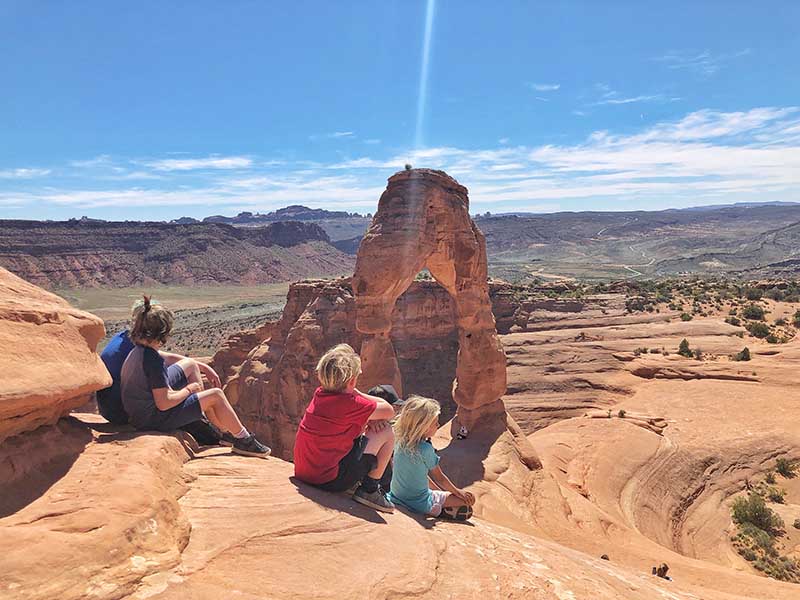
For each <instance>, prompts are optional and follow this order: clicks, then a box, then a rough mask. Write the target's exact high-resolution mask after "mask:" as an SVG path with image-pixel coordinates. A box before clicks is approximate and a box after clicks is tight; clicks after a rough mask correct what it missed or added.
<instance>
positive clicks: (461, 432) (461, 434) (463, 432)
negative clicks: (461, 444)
mask: <svg viewBox="0 0 800 600" xmlns="http://www.w3.org/2000/svg"><path fill="white" fill-rule="evenodd" d="M468 435H469V431H468V430H467V428H466V427H464V426H463V425H462V426H461V427H459V428H458V433H457V434H456V438H458V439H459V440H465V439H467V436H468Z"/></svg>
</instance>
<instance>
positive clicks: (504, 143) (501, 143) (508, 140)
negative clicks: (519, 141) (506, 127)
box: [497, 137, 511, 146]
mask: <svg viewBox="0 0 800 600" xmlns="http://www.w3.org/2000/svg"><path fill="white" fill-rule="evenodd" d="M510 141H511V140H510V139H509V138H507V137H503V138H500V139H499V140H497V143H498V144H500V145H501V146H505V145H506V144H508V142H510Z"/></svg>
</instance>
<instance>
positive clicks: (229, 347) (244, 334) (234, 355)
mask: <svg viewBox="0 0 800 600" xmlns="http://www.w3.org/2000/svg"><path fill="white" fill-rule="evenodd" d="M275 325H276V323H275V322H274V321H267V322H266V323H264V324H262V325H259V326H258V327H254V328H253V329H247V330H246V331H240V332H238V333H234V334H233V335H231V336H230V337H229V338H228V339H227V340H225V342H224V343H223V344H222V347H220V349H219V350H217V352H216V353H215V354H214V358H213V359H212V360H211V365H212V366H213V367H214V369H215V370H216V371H217V374H218V375H219V376H220V378H221V379H222V381H227V380H228V379H229V378H230V377H231V376H233V375H234V374H235V373H236V372H237V371H238V368H239V366H240V365H241V364H242V363H243V362H244V360H245V359H246V358H247V355H248V354H250V351H251V350H253V349H254V348H255V347H256V346H260V345H261V344H263V343H264V342H268V341H269V339H270V338H271V337H272V331H273V330H274V329H275Z"/></svg>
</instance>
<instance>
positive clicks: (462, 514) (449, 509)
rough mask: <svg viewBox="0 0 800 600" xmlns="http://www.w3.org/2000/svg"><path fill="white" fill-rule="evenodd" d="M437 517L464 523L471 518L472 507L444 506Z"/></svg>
mask: <svg viewBox="0 0 800 600" xmlns="http://www.w3.org/2000/svg"><path fill="white" fill-rule="evenodd" d="M439 516H440V517H442V518H443V519H451V520H453V521H466V520H467V519H469V518H471V517H472V507H471V506H445V507H444V508H443V509H442V512H441V514H440V515H439Z"/></svg>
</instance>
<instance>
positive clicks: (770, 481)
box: [764, 471, 775, 485]
mask: <svg viewBox="0 0 800 600" xmlns="http://www.w3.org/2000/svg"><path fill="white" fill-rule="evenodd" d="M764 481H766V482H767V483H768V484H770V485H773V484H774V483H775V473H774V472H772V471H770V472H769V473H767V476H766V477H764Z"/></svg>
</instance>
